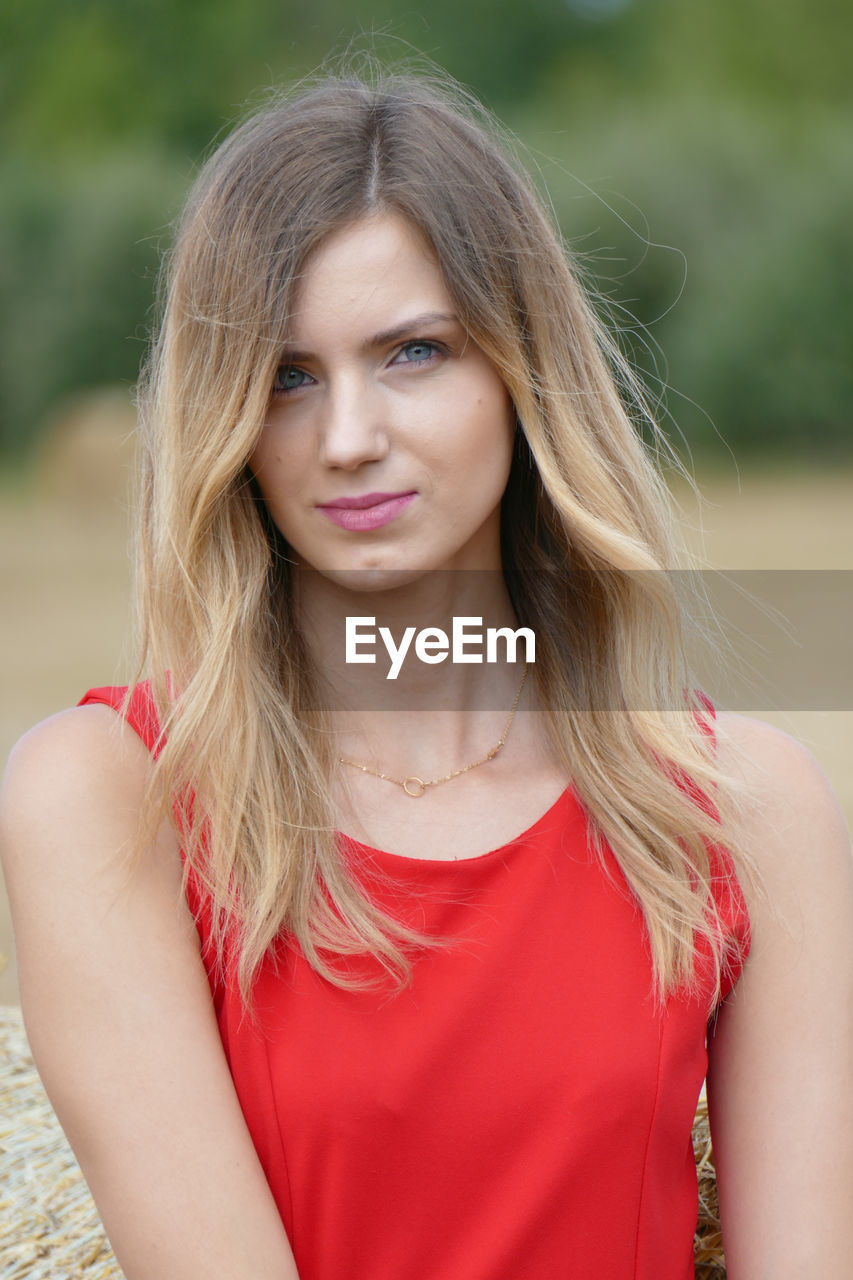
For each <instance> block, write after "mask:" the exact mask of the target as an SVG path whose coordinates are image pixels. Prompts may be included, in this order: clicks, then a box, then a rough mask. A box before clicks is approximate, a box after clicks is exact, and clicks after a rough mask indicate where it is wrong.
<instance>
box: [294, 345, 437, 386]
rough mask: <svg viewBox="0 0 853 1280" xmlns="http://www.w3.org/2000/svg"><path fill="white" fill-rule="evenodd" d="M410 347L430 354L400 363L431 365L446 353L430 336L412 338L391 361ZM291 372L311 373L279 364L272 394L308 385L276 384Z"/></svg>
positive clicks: (308, 375)
mask: <svg viewBox="0 0 853 1280" xmlns="http://www.w3.org/2000/svg"><path fill="white" fill-rule="evenodd" d="M412 347H429V348H431V350H430V354H429V355H428V356H427V357H426V359H424V360H403V361H401V363H402V364H409V365H431V364H432V362H433V360H434V359H435V357H436V356H437V355H446V354H447V348H446V347H445V346H444V345H443V343H441V342H435V341H433V339H431V338H429V339H427V338H413V339H412V340H411V341H410V342H404V343H403V345H402V346H401V347H400V348H399V350H398V351H397V353H396V355H395V356H394V359H393V360H392V361H391V363H392V364H396V363H397V359H398V357H399V356H401V355H402V354H403V353H404V352H405V351H409V350H410V349H411V348H412ZM293 373H301V374H303V375H304V376H305V377H306V378H310V377H311V374H310V373H308V372H307V371H306V370H305V369H300V368H299V365H296V364H280V365H279V367H278V368H277V369H276V371H275V376H274V378H273V386H272V393H273V395H274V396H286V395H289V394H290V393H291V392H292V391H301V390H302V388H303V387H304V386H307V385H308V383H305V382H300V383H299V384H298V386H295V387H282V386H279V385H278V381H279V377H280V375H282V374H283V375H284V376H285V377H287V375H288V374H293ZM312 381H313V379H312Z"/></svg>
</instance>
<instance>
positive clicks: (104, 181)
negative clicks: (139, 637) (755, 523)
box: [0, 0, 853, 455]
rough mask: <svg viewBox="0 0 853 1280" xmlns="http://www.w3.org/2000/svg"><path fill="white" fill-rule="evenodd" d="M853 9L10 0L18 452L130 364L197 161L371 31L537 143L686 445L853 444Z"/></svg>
mask: <svg viewBox="0 0 853 1280" xmlns="http://www.w3.org/2000/svg"><path fill="white" fill-rule="evenodd" d="M848 21H849V18H848V13H847V4H846V0H845V2H844V3H843V4H842V0H772V2H771V0H739V2H738V3H736V2H735V0H719V3H717V4H716V5H714V6H713V7H711V6H695V5H685V4H683V2H682V0H620V2H619V3H615V0H607V2H605V0H598V2H597V3H596V0H526V3H525V4H523V5H522V4H519V3H518V0H469V2H468V3H467V4H465V5H460V4H458V3H451V0H432V2H431V4H430V5H429V6H428V7H426V6H422V5H421V6H414V5H413V6H411V7H406V8H402V7H401V6H400V5H399V0H372V2H371V3H370V4H369V5H368V4H366V3H365V4H363V3H362V0H355V3H354V4H353V3H352V0H315V3H314V4H312V5H311V6H310V8H309V7H308V6H304V5H297V3H296V0H243V3H242V4H241V5H240V6H239V7H238V6H236V5H234V4H233V0H7V3H6V5H5V6H4V7H3V8H2V10H0V151H2V155H3V160H2V162H0V295H2V300H3V301H2V312H0V452H3V453H5V454H6V455H8V454H10V453H14V452H18V453H21V452H24V451H26V450H27V449H28V448H29V446H30V444H31V443H32V441H34V440H35V439H36V438H37V436H38V429H39V423H40V422H41V421H42V420H43V418H44V415H45V412H46V410H47V409H48V407H49V406H50V405H51V404H52V402H53V401H54V400H55V399H56V398H57V397H60V396H62V395H63V394H64V393H65V392H67V391H69V390H72V389H74V388H76V387H80V386H86V385H89V384H92V383H98V382H103V381H126V382H128V383H130V382H132V381H133V380H134V378H135V374H136V369H137V366H138V362H139V357H140V354H141V352H142V350H143V349H144V342H145V336H146V328H147V325H148V323H149V322H150V308H151V299H152V294H153V279H154V275H155V273H156V262H157V256H158V250H159V248H160V247H161V244H162V243H166V242H168V237H169V222H170V219H171V217H172V216H173V215H174V213H175V212H176V210H177V208H178V206H179V203H180V198H181V195H182V193H183V191H184V190H185V188H186V186H187V184H188V182H189V181H190V179H191V176H192V172H193V169H194V166H195V164H196V163H197V160H198V157H199V156H200V155H201V154H202V153H203V152H204V151H205V150H206V149H207V147H208V146H209V144H210V141H211V139H213V138H215V137H216V136H217V135H221V133H222V132H223V130H224V129H225V128H226V127H227V124H228V122H229V121H230V120H231V119H232V118H233V117H234V116H235V115H237V114H239V113H240V111H241V110H242V104H244V103H245V102H246V100H247V99H250V100H254V101H259V100H261V99H262V98H263V96H264V95H265V93H266V92H267V91H268V90H269V89H271V88H273V87H274V86H275V85H276V84H279V83H281V82H282V81H289V80H291V79H293V78H294V77H296V76H299V75H302V74H304V73H305V72H306V71H307V70H309V69H310V68H311V67H313V66H316V65H317V64H318V63H319V62H320V61H321V60H322V59H323V57H324V56H325V55H326V54H327V53H328V52H329V50H335V49H336V50H338V51H340V50H342V49H344V48H346V46H347V44H348V43H349V42H350V40H351V39H352V38H353V37H356V38H358V37H359V33H364V32H367V33H374V38H373V43H374V44H375V45H376V47H377V49H378V52H379V54H380V56H381V57H385V58H388V57H390V58H397V59H405V57H406V56H407V54H411V53H413V51H414V50H421V51H423V53H424V54H426V55H427V56H428V57H431V58H433V59H434V60H435V61H436V62H437V63H439V64H440V65H442V66H444V67H446V68H447V70H448V71H450V72H451V73H452V74H453V75H455V76H457V77H458V78H459V79H460V80H462V81H463V82H464V83H467V84H469V85H471V87H472V88H473V89H474V90H475V91H476V92H477V93H479V94H480V95H481V96H482V97H483V98H484V99H485V100H486V101H487V103H488V104H489V105H491V106H493V107H494V108H495V109H496V110H497V111H498V112H499V113H500V114H501V115H503V116H504V118H506V119H508V121H509V122H510V124H511V125H512V126H513V127H514V128H515V129H516V130H517V132H518V133H519V134H520V135H521V136H522V137H523V138H525V139H526V140H529V141H530V142H531V144H532V146H533V150H534V156H537V157H540V158H541V165H542V170H543V173H544V175H545V177H546V178H547V181H548V185H549V187H550V189H551V190H552V192H553V196H554V203H555V206H556V208H557V209H558V212H559V214H560V217H561V221H562V224H563V226H564V228H565V231H566V234H567V235H568V237H569V238H570V240H571V241H572V242H573V243H574V244H575V246H576V248H577V249H578V250H579V252H580V253H581V255H582V256H583V257H584V259H585V265H586V269H587V270H588V272H590V273H591V275H592V277H593V278H594V279H595V280H596V281H597V283H598V286H599V288H600V290H601V293H602V307H603V308H604V309H605V310H609V312H610V313H611V314H612V315H613V317H614V318H615V320H616V323H617V324H618V325H619V326H620V327H621V329H622V336H623V341H624V343H625V345H626V347H628V348H629V349H631V350H633V351H634V352H635V353H636V358H637V361H638V363H639V364H640V366H641V368H643V369H644V370H645V372H646V375H647V376H648V378H649V380H650V385H651V386H652V387H653V388H654V387H655V386H657V385H659V384H660V383H666V382H669V383H670V384H672V385H674V386H675V387H676V388H677V392H676V393H672V394H670V397H669V402H668V403H669V408H670V412H671V413H672V415H673V418H674V419H675V421H676V422H677V423H678V424H679V427H680V428H681V429H683V431H684V432H685V434H686V435H687V437H688V439H689V442H690V444H691V446H693V447H695V448H700V449H701V448H711V447H712V445H713V441H714V438H715V433H720V434H722V435H723V436H724V437H725V439H726V440H727V441H728V442H729V443H730V444H732V445H735V446H737V448H738V449H739V450H745V449H748V448H750V447H753V446H754V447H759V446H760V447H762V448H766V447H768V446H772V447H773V448H776V449H784V448H794V447H800V448H802V449H808V450H809V451H812V452H813V451H815V450H816V449H818V448H820V449H823V450H825V451H827V452H833V451H834V452H835V453H839V452H841V451H843V450H844V449H845V448H847V449H849V442H850V431H849V417H850V404H851V389H853V388H851V378H853V375H852V374H851V371H850V367H849V360H848V358H847V352H848V351H849V349H850V347H851V337H853V332H851V324H853V321H851V309H850V307H849V305H848V303H847V299H846V297H845V296H844V294H845V290H844V278H845V274H844V273H845V272H847V273H848V274H849V264H850V258H851V241H850V233H849V227H848V223H849V209H850V196H851V189H850V187H851V175H853V164H851V160H853V156H851V146H853V144H851V141H850V139H851V137H852V136H853V131H851V129H850V96H851V95H850V75H849V66H848V58H847V55H846V42H845V41H844V39H843V38H842V37H843V33H844V31H845V29H846V26H847V23H848ZM370 43H371V40H370V38H369V37H368V39H366V40H365V39H361V40H360V41H359V40H358V39H357V44H359V46H360V47H362V48H363V47H365V45H367V46H369V45H370ZM571 175H576V177H572V176H571ZM666 246H673V247H672V248H668V247H666ZM685 264H686V266H685ZM644 326H645V328H644ZM656 343H658V344H659V345H660V348H661V349H662V352H665V353H666V357H667V359H668V366H667V364H666V363H665V361H664V357H663V355H662V353H661V351H657V352H656V351H655V344H656ZM692 401H695V402H697V403H698V405H700V406H701V411H700V410H698V409H694V408H693V407H692V404H691V402H692Z"/></svg>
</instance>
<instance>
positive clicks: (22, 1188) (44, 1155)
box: [0, 1006, 123, 1280]
mask: <svg viewBox="0 0 853 1280" xmlns="http://www.w3.org/2000/svg"><path fill="white" fill-rule="evenodd" d="M0 1276H3V1277H4V1280H78V1278H80V1280H123V1272H122V1271H121V1270H120V1268H119V1265H118V1263H117V1262H116V1260H115V1256H114V1254H113V1251H112V1249H111V1248H110V1245H109V1241H108V1240H107V1237H106V1234H105V1232H104V1228H103V1226H102V1225H101V1220H100V1218H99V1217H98V1211H97V1209H96V1208H95V1205H94V1203H93V1201H92V1197H91V1195H90V1194H89V1188H88V1187H87V1186H86V1182H85V1180H84V1178H83V1175H82V1173H81V1172H80V1167H79V1165H78V1164H77V1161H76V1160H75V1159H74V1154H73V1152H72V1150H71V1148H70V1147H69V1145H68V1142H67V1141H66V1138H65V1134H64V1133H63V1132H62V1129H61V1128H60V1126H59V1121H58V1120H57V1119H56V1116H55V1115H54V1112H53V1108H52V1107H51V1105H50V1103H49V1102H48V1099H47V1095H46V1093H45V1092H44V1089H43V1088H42V1083H41V1080H40V1079H39V1075H38V1072H37V1071H36V1068H35V1065H34V1063H33V1059H32V1054H31V1053H30V1047H29V1044H28V1043H27V1037H26V1033H25V1032H24V1026H23V1022H22V1020H21V1011H20V1009H18V1008H17V1007H15V1006H4V1007H0Z"/></svg>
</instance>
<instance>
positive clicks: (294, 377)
mask: <svg viewBox="0 0 853 1280" xmlns="http://www.w3.org/2000/svg"><path fill="white" fill-rule="evenodd" d="M310 380H312V379H311V375H310V374H309V373H306V372H305V370H304V369H300V368H299V367H298V366H297V365H295V364H280V365H279V366H278V368H277V369H276V371H275V377H274V378H273V384H272V391H273V395H274V396H275V395H283V394H286V393H287V392H288V391H298V390H299V389H300V388H301V387H304V386H307V385H308V382H309V381H310Z"/></svg>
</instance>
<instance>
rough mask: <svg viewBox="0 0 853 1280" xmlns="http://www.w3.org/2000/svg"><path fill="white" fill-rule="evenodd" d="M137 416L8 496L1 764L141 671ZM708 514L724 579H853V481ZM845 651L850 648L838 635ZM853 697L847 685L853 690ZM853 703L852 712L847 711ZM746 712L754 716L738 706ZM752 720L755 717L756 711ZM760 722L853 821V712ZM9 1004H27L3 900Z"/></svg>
mask: <svg viewBox="0 0 853 1280" xmlns="http://www.w3.org/2000/svg"><path fill="white" fill-rule="evenodd" d="M132 425H133V422H132V416H131V415H130V413H129V410H128V409H127V405H126V397H123V396H122V394H121V393H116V394H115V395H113V394H112V393H106V394H104V395H103V396H100V397H98V398H97V399H96V400H94V401H88V402H87V403H86V405H85V406H83V407H81V409H80V411H79V412H78V413H77V414H76V415H75V414H72V415H71V417H70V418H69V419H68V420H66V421H65V422H64V423H63V425H62V429H61V431H59V432H57V434H56V435H55V436H54V439H53V440H52V441H51V442H50V443H49V445H48V448H47V449H46V451H45V454H44V456H43V459H42V462H41V464H40V466H39V467H38V469H37V470H36V472H35V474H34V476H33V477H32V479H31V480H30V481H28V483H27V484H25V485H21V484H20V483H19V484H17V485H12V484H7V485H6V486H5V487H4V488H3V489H0V581H2V595H3V601H4V609H3V625H2V629H0V670H2V672H3V697H2V703H0V756H2V758H3V760H4V761H5V758H6V756H7V754H8V752H9V750H10V749H11V747H12V744H13V743H14V742H15V740H16V739H17V738H18V737H19V736H20V735H21V734H22V733H23V732H24V731H25V730H26V729H27V728H28V726H30V725H31V724H33V723H35V722H36V721H37V720H40V719H42V718H43V717H45V716H48V715H50V714H52V713H53V712H55V711H58V710H59V709H61V708H63V707H67V706H70V705H72V704H73V703H74V702H76V700H77V699H78V698H79V697H80V696H81V694H82V693H83V692H84V691H85V690H86V689H87V688H89V687H90V686H92V685H98V684H112V683H119V682H121V681H122V679H123V678H126V676H127V673H128V671H129V669H130V660H131V651H132V650H131V644H130V636H129V634H128V599H129V576H130V575H129V559H128V528H127V505H128V497H127V493H128V484H127V481H128V474H129V464H130V444H129V433H130V431H131V429H132ZM697 479H698V480H699V483H700V486H701V488H702V491H703V494H704V498H705V502H704V504H703V507H702V510H701V515H700V512H699V509H698V508H697V506H696V503H695V501H694V499H693V498H692V496H691V495H690V493H689V491H688V490H686V489H683V488H679V489H678V490H677V493H678V496H679V502H680V503H681V504H682V506H683V510H684V515H685V523H686V526H687V527H688V529H689V531H690V538H691V541H692V543H693V545H694V546H695V547H696V549H697V550H698V551H701V550H702V538H701V537H700V533H699V529H700V521H701V527H702V528H704V558H705V560H706V561H707V562H708V563H709V564H710V565H712V566H715V567H717V568H723V569H850V570H853V472H850V471H834V472H826V473H807V472H799V473H794V472H775V473H773V472H765V473H761V472H754V471H749V470H744V471H742V472H741V474H740V476H739V477H738V476H737V474H736V473H735V469H734V466H733V465H732V468H731V471H730V472H729V473H728V474H725V475H719V474H717V475H715V476H709V477H705V478H703V477H702V476H701V475H699V476H698V477H697ZM839 641H840V642H841V643H848V642H849V639H848V638H845V637H839ZM848 687H849V686H848ZM850 705H851V704H850V703H849V702H848V703H847V706H848V708H849V707H850ZM739 709H743V710H747V709H748V708H739ZM749 709H751V708H749ZM758 714H761V715H763V716H764V718H766V719H768V720H772V721H773V722H774V723H776V724H778V725H780V726H782V727H783V728H785V729H786V730H788V731H789V732H791V733H793V734H795V735H796V736H797V737H798V738H800V739H801V740H802V741H803V742H805V743H806V744H807V745H808V746H809V747H810V748H811V750H812V751H813V752H814V753H815V755H816V756H817V758H818V759H819V760H820V762H821V764H822V765H823V767H824V769H825V770H826V773H827V775H828V776H829V778H830V780H831V782H832V784H833V786H834V787H835V789H836V791H837V792H838V794H839V796H840V797H841V801H842V804H843V806H844V808H845V812H846V814H847V819H848V823H850V822H851V821H853V710H850V709H847V710H843V711H829V710H821V711H804V710H797V711H789V712H778V711H777V712H775V713H770V712H767V711H766V710H761V709H760V708H759V709H758ZM0 955H2V959H0V967H2V972H0V1005H2V1004H10V1003H15V1002H16V1001H17V999H18V989H17V980H16V974H15V966H14V956H13V944H12V937H11V925H10V921H9V914H8V908H7V904H6V899H5V895H4V894H3V895H2V896H0Z"/></svg>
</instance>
